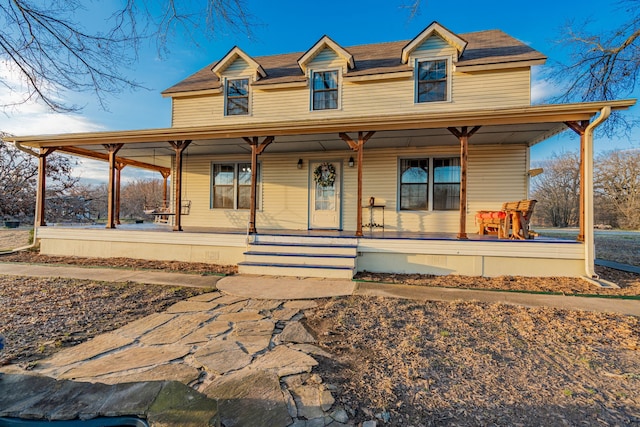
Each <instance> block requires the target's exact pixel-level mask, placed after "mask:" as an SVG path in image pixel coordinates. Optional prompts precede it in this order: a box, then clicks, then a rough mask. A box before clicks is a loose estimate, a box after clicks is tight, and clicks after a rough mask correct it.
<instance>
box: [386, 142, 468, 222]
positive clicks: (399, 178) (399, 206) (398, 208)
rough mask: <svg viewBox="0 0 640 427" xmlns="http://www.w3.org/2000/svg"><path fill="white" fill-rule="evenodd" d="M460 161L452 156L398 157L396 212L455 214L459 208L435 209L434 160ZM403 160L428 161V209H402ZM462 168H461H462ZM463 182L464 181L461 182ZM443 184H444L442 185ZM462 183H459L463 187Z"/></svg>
mask: <svg viewBox="0 0 640 427" xmlns="http://www.w3.org/2000/svg"><path fill="white" fill-rule="evenodd" d="M454 158H456V159H459V158H460V156H458V155H455V154H451V155H446V154H442V155H441V154H438V155H436V156H428V155H425V156H410V157H398V163H397V165H398V166H397V167H398V173H397V182H396V196H397V197H396V211H397V212H454V211H456V210H457V209H459V208H458V207H456V208H452V209H434V196H435V191H434V186H435V184H436V183H435V182H434V179H435V170H434V160H435V159H454ZM403 160H428V165H429V175H428V177H427V208H426V209H402V188H401V185H402V161H403ZM460 167H461V166H460ZM461 181H462V180H461ZM440 184H442V183H440ZM461 184H462V183H461V182H460V183H458V185H461Z"/></svg>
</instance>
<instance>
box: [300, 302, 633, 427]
mask: <svg viewBox="0 0 640 427" xmlns="http://www.w3.org/2000/svg"><path fill="white" fill-rule="evenodd" d="M306 315H307V324H308V325H309V326H310V327H311V328H312V329H313V330H314V332H315V334H316V335H317V336H318V339H319V341H320V345H321V346H323V347H325V348H327V349H328V350H329V351H330V352H331V353H334V354H335V355H336V358H335V359H334V360H331V359H322V363H321V364H320V366H319V374H320V375H321V377H322V378H323V379H324V380H325V381H326V382H328V383H331V384H334V385H336V386H337V388H338V391H337V396H339V397H338V398H337V400H338V401H339V402H340V403H343V404H344V405H346V406H347V407H348V410H349V411H350V412H351V413H352V415H353V416H354V417H355V419H356V421H358V422H362V421H365V420H369V419H372V418H374V417H376V418H378V419H382V420H385V421H387V423H385V424H384V425H392V426H409V425H413V426H431V425H451V426H456V425H457V426H461V425H464V426H468V425H505V426H506V425H522V426H529V425H536V426H538V425H545V426H563V425H638V424H639V423H640V354H638V353H639V345H640V342H639V340H640V321H639V319H638V318H635V317H631V316H619V315H611V314H600V313H590V312H582V311H567V310H559V309H549V308H524V307H514V306H507V305H501V304H482V303H474V302H454V303H443V302H442V303H441V302H429V301H426V302H412V301H403V300H390V299H383V298H366V297H347V298H339V299H331V300H325V301H324V302H323V303H321V305H320V307H319V308H318V309H316V310H309V311H307V313H306Z"/></svg>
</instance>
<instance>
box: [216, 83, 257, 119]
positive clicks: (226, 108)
mask: <svg viewBox="0 0 640 427" xmlns="http://www.w3.org/2000/svg"><path fill="white" fill-rule="evenodd" d="M237 80H246V81H247V96H246V98H247V112H246V113H245V114H229V94H228V89H229V82H233V81H237ZM223 87H224V116H225V117H239V116H240V117H244V116H250V115H251V78H250V77H249V76H245V77H234V78H229V77H225V79H224V86H223ZM231 98H232V99H233V98H244V96H235V97H231Z"/></svg>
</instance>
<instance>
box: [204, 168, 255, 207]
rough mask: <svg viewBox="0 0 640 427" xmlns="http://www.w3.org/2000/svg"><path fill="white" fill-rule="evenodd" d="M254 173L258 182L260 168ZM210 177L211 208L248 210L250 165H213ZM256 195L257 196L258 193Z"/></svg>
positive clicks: (249, 201) (249, 200) (249, 202)
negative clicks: (256, 174)
mask: <svg viewBox="0 0 640 427" xmlns="http://www.w3.org/2000/svg"><path fill="white" fill-rule="evenodd" d="M256 172H257V173H258V180H257V181H258V182H259V181H260V173H259V172H260V167H258V170H257V171H256ZM211 175H212V179H211V181H212V186H211V187H212V188H211V207H212V208H214V209H249V207H250V204H251V163H214V164H213V165H212V171H211ZM258 185H259V184H258ZM256 193H257V194H259V191H257V192H256Z"/></svg>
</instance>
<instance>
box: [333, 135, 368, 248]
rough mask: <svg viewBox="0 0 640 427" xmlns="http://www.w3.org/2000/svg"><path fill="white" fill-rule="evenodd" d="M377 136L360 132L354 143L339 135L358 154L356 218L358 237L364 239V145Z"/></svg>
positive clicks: (345, 136) (347, 136)
mask: <svg viewBox="0 0 640 427" xmlns="http://www.w3.org/2000/svg"><path fill="white" fill-rule="evenodd" d="M374 134H375V132H374V131H370V132H367V134H366V135H365V134H364V132H361V131H360V132H358V141H357V142H356V141H354V140H353V139H351V137H350V136H349V135H348V134H347V133H345V132H340V133H339V134H338V135H339V136H340V138H341V139H342V140H343V141H344V142H346V143H347V144H348V145H349V147H350V148H351V149H352V150H353V151H355V152H356V153H357V157H358V160H357V161H358V196H357V200H356V203H357V209H356V213H357V217H356V237H362V162H363V160H364V144H365V143H366V142H367V141H368V140H369V139H370V138H371V137H372V136H373V135H374Z"/></svg>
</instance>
